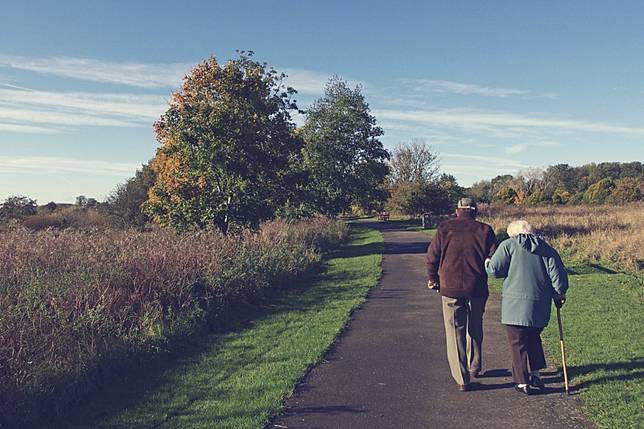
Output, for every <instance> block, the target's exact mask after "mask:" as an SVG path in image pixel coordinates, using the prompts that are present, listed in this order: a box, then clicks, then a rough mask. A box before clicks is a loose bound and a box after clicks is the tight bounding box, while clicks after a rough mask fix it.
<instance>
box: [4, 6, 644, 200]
mask: <svg viewBox="0 0 644 429" xmlns="http://www.w3.org/2000/svg"><path fill="white" fill-rule="evenodd" d="M27 3H28V4H27ZM642 22H644V5H642V4H641V2H636V1H633V2H629V1H619V2H593V1H579V2H577V1H566V2H561V1H539V2H516V1H494V2H480V1H469V2H465V1H452V2H430V1H398V2H391V1H324V2H313V1H228V2H223V1H186V0H184V1H181V2H177V1H172V2H170V1H165V0H163V1H159V0H157V1H134V0H130V1H115V0H113V1H100V2H99V1H95V2H88V1H64V0H61V1H56V2H51V1H29V2H17V1H11V2H3V4H2V8H1V13H0V199H3V198H5V197H6V196H9V195H16V194H20V195H27V196H30V197H31V198H35V199H37V200H38V202H39V203H41V204H44V203H46V202H47V201H50V200H55V201H59V202H64V201H73V200H74V198H75V197H76V196H77V195H81V194H82V195H86V196H91V197H95V198H98V199H103V198H104V197H105V196H106V195H107V194H108V193H109V192H110V191H111V190H112V189H114V187H115V186H116V185H117V184H118V183H121V182H123V181H125V180H126V179H127V178H129V177H131V176H132V175H133V174H134V170H135V169H136V168H137V167H139V166H140V164H141V163H143V162H146V161H147V160H149V159H150V158H151V157H152V156H153V155H154V151H155V148H156V143H155V140H154V135H153V132H152V123H153V122H154V120H155V119H156V118H158V116H159V115H160V114H161V113H162V112H163V111H164V110H165V108H166V107H167V102H168V99H169V95H170V94H171V92H172V91H173V90H175V89H176V88H177V87H178V86H179V85H180V83H181V78H182V76H183V75H185V74H186V73H188V72H189V71H190V69H191V67H193V66H194V65H195V64H196V63H197V62H199V61H200V60H202V59H204V58H206V57H208V56H210V55H215V56H216V57H217V58H218V59H219V60H220V61H225V60H227V59H229V58H231V57H234V56H235V50H236V49H251V50H254V51H255V52H256V58H257V59H258V60H261V61H266V62H268V63H269V64H270V65H272V66H274V67H276V68H277V69H279V70H282V71H285V72H286V73H288V74H289V83H290V84H291V85H292V86H294V87H295V88H296V89H298V90H299V91H300V93H299V94H298V97H297V98H298V100H299V102H300V105H301V106H302V107H305V106H306V105H307V104H308V103H310V102H311V101H312V100H314V99H315V98H317V97H319V96H320V95H321V92H322V88H323V86H324V82H325V81H326V79H327V78H328V77H329V76H330V75H333V74H338V75H340V76H342V77H344V78H345V79H347V80H349V81H351V82H355V83H360V84H362V85H363V92H364V94H365V96H366V97H367V100H368V102H369V103H370V105H371V108H372V111H373V113H374V114H375V115H376V118H377V119H378V122H379V124H380V125H381V126H382V127H383V128H384V130H385V136H384V137H383V142H384V143H385V145H386V146H387V147H388V148H393V147H395V146H396V145H397V144H399V143H401V142H405V141H410V140H413V139H419V140H424V141H426V142H427V143H428V144H429V145H430V146H431V147H432V148H433V149H434V150H436V151H437V152H439V153H440V159H441V166H442V170H443V171H444V172H447V173H451V174H454V175H455V176H456V177H457V178H458V179H459V182H460V183H461V184H463V185H470V184H471V183H473V182H474V181H476V180H480V179H483V178H491V177H494V176H495V175H497V174H505V173H510V174H516V173H517V172H519V171H520V170H522V169H525V168H528V167H535V166H536V167H538V166H547V165H551V164H556V163H569V164H572V165H579V164H584V163H588V162H601V161H642V158H643V156H642V155H643V154H644V149H643V148H644V145H643V144H642V141H643V140H644V123H643V118H644V56H643V55H642V46H644V29H643V27H642V25H641V23H642Z"/></svg>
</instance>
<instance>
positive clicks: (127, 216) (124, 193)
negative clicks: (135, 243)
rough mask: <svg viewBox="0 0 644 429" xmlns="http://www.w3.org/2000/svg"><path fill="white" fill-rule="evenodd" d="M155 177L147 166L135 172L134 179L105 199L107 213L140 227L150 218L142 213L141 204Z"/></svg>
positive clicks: (120, 186) (145, 199)
mask: <svg viewBox="0 0 644 429" xmlns="http://www.w3.org/2000/svg"><path fill="white" fill-rule="evenodd" d="M155 179H156V175H155V174H154V172H153V171H152V169H151V168H150V166H149V165H148V164H144V165H143V166H142V167H141V168H140V169H139V170H137V171H136V174H135V175H134V177H132V178H131V179H129V180H128V181H127V182H125V183H122V184H120V185H119V186H118V187H117V188H116V189H115V190H114V191H113V192H112V194H111V195H110V196H109V197H108V198H107V201H106V202H107V211H108V212H109V213H111V214H114V215H116V216H118V217H120V218H121V219H123V220H125V222H127V223H128V224H130V225H133V226H138V227H142V226H144V225H145V224H146V223H147V222H149V221H150V218H149V216H148V215H147V214H145V213H144V212H143V207H142V206H143V203H145V201H147V199H148V191H149V190H150V188H151V187H152V186H153V185H154V181H155Z"/></svg>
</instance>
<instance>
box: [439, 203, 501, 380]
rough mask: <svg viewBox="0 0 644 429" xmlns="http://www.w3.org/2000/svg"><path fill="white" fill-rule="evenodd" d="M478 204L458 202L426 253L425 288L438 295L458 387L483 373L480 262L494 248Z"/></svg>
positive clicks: (484, 298) (483, 288) (484, 296)
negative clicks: (480, 215)
mask: <svg viewBox="0 0 644 429" xmlns="http://www.w3.org/2000/svg"><path fill="white" fill-rule="evenodd" d="M476 214H477V208H476V202H475V201H474V200H472V199H470V198H462V199H461V200H460V201H459V202H458V205H457V208H456V218H454V219H450V220H447V221H445V222H442V223H441V224H440V225H439V226H438V230H437V231H436V236H435V237H434V239H433V240H432V243H431V245H430V246H429V249H428V251H427V272H428V274H429V283H428V287H429V288H430V289H435V290H437V291H439V292H440V293H441V299H442V306H443V321H444V323H445V339H446V341H447V360H448V362H449V367H450V370H451V373H452V377H453V378H454V381H456V384H457V385H458V389H459V390H461V391H467V390H469V389H470V379H471V378H473V377H477V376H478V374H479V372H480V371H481V348H482V345H483V313H484V312H485V303H486V301H487V297H488V285H487V273H486V272H485V268H484V261H485V260H486V259H487V258H489V257H491V256H492V255H493V254H494V251H495V250H496V236H495V235H494V231H493V230H492V227H490V225H487V224H485V223H482V222H478V221H476V220H475V218H476Z"/></svg>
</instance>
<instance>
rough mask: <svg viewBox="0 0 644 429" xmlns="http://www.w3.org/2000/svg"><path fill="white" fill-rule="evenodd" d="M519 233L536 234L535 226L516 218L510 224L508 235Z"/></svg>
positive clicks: (514, 235) (513, 235)
mask: <svg viewBox="0 0 644 429" xmlns="http://www.w3.org/2000/svg"><path fill="white" fill-rule="evenodd" d="M519 234H534V228H533V227H532V225H530V224H529V223H528V222H526V221H524V220H515V221H514V222H510V225H508V235H509V236H510V237H516V236H517V235H519Z"/></svg>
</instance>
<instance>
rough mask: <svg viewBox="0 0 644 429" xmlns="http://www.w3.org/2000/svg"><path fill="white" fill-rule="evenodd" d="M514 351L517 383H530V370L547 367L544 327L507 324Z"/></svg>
mask: <svg viewBox="0 0 644 429" xmlns="http://www.w3.org/2000/svg"><path fill="white" fill-rule="evenodd" d="M505 327H506V330H507V333H508V341H509V342H510V352H511V353H512V377H513V378H514V382H515V383H517V384H528V376H529V372H528V364H530V371H536V370H538V369H542V368H545V367H546V357H545V356H544V354H543V346H542V345H541V336H540V334H541V331H543V328H533V327H528V326H515V325H505Z"/></svg>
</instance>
